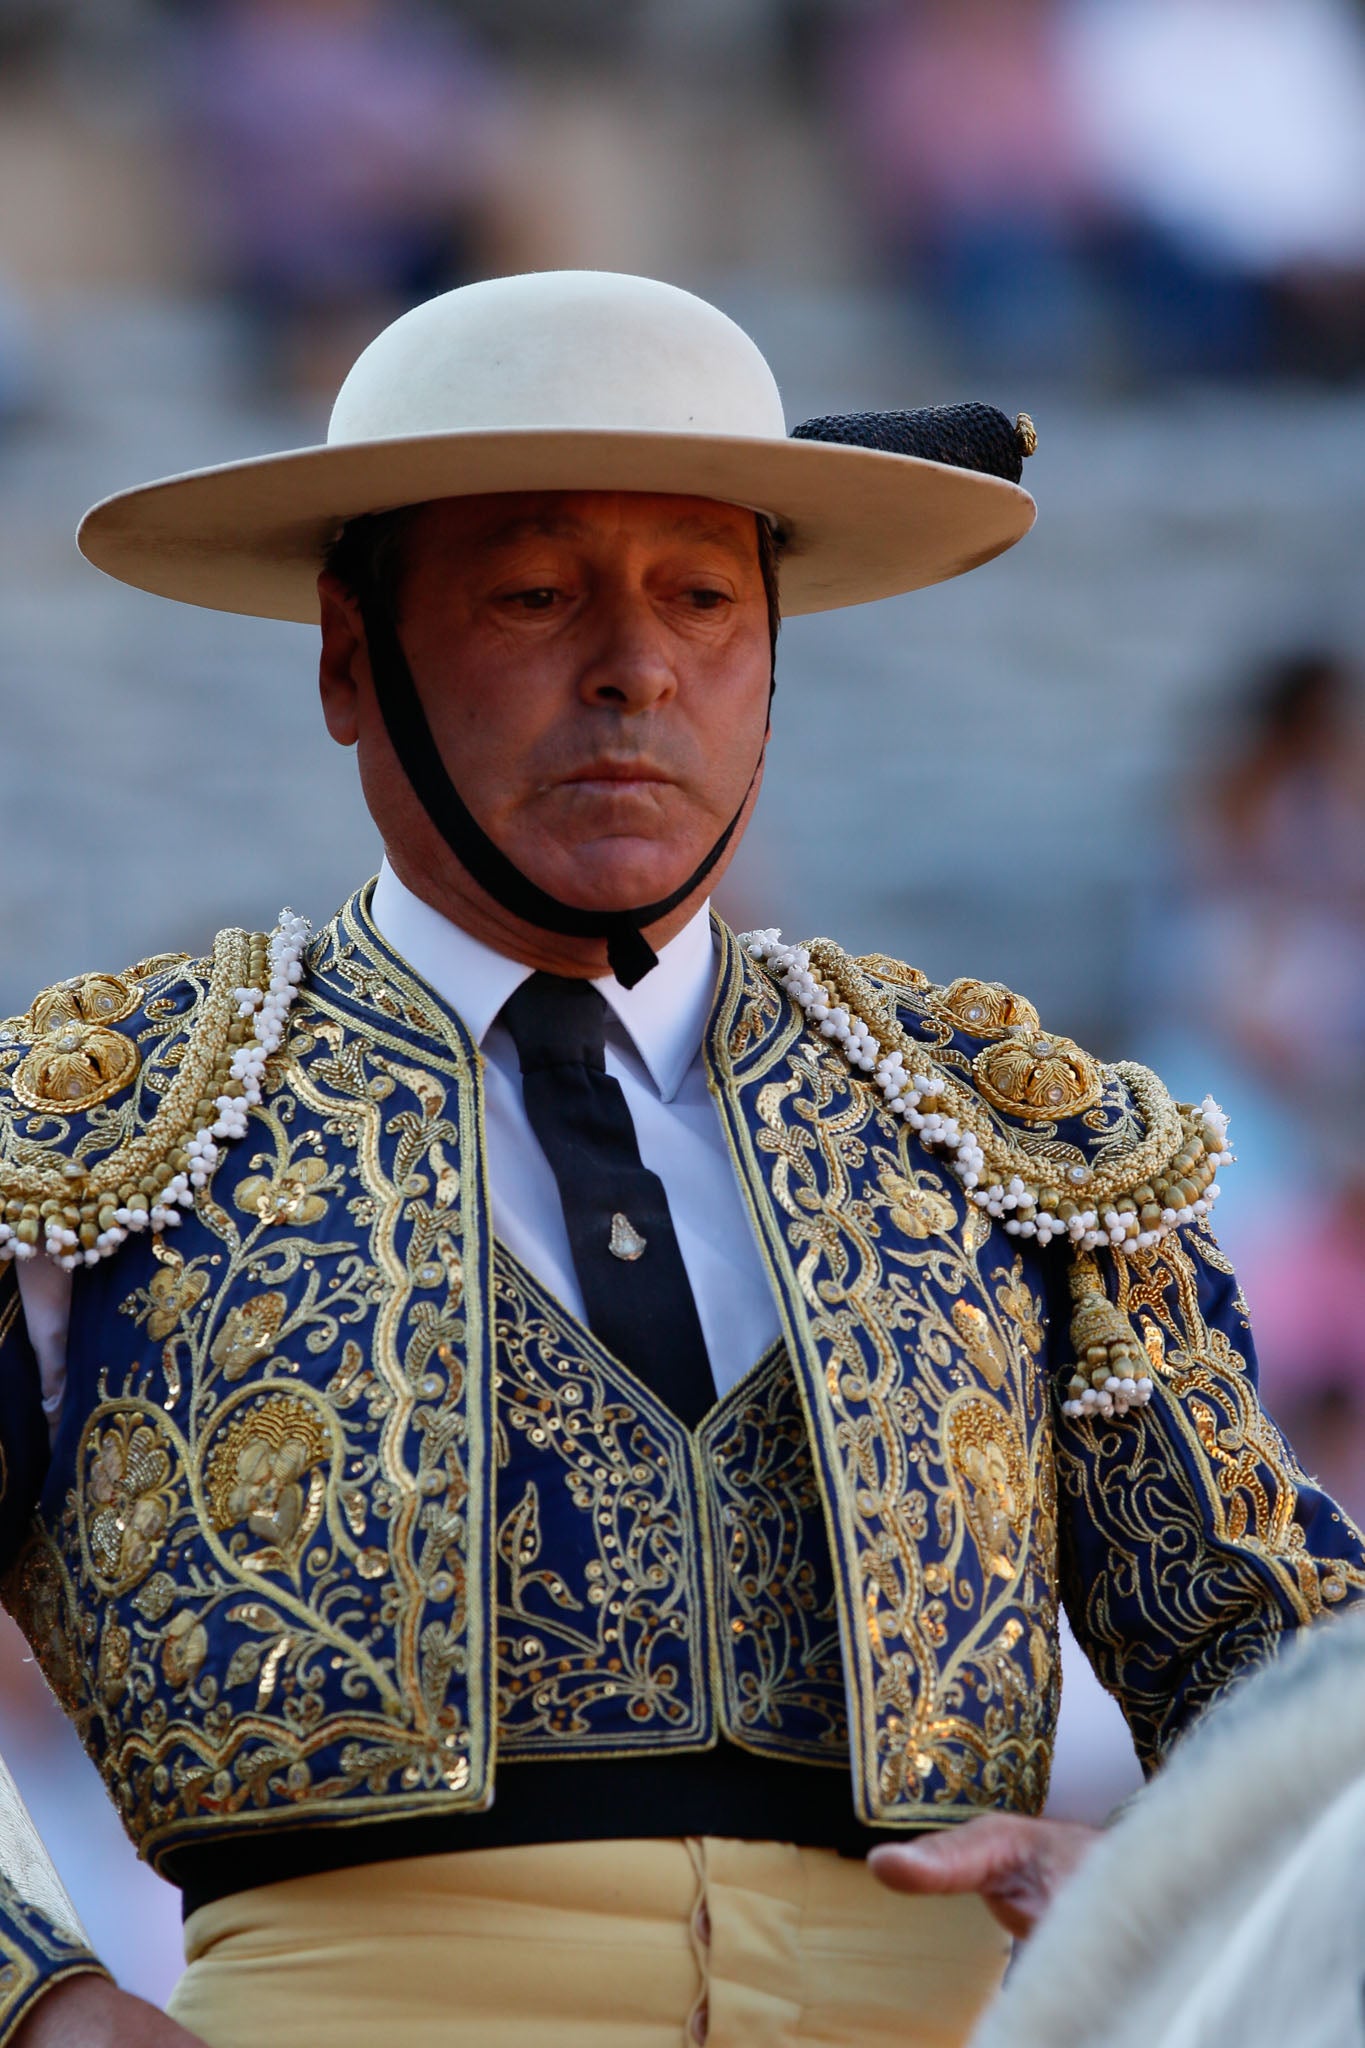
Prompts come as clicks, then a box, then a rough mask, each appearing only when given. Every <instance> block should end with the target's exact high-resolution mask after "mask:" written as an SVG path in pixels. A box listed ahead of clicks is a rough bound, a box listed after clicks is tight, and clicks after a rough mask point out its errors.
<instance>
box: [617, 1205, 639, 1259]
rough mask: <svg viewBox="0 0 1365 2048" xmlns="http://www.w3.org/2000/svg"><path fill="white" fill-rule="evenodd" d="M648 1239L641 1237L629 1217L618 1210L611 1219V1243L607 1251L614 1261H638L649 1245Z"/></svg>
mask: <svg viewBox="0 0 1365 2048" xmlns="http://www.w3.org/2000/svg"><path fill="white" fill-rule="evenodd" d="M648 1242H649V1240H648V1238H645V1237H641V1235H640V1233H639V1231H638V1230H637V1229H636V1228H635V1225H634V1224H633V1223H632V1222H631V1220H630V1218H629V1216H623V1215H622V1214H621V1211H620V1210H619V1209H618V1210H617V1211H616V1214H615V1215H614V1216H613V1217H612V1219H611V1241H610V1243H609V1244H608V1246H607V1250H608V1251H609V1252H610V1253H611V1255H612V1257H613V1258H614V1259H638V1258H639V1256H640V1254H641V1252H642V1251H643V1250H644V1248H645V1246H646V1244H648Z"/></svg>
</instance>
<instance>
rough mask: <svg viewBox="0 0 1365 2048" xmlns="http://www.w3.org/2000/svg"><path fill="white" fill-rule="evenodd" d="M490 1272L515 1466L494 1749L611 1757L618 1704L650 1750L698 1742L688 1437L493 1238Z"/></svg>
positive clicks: (501, 1576) (701, 1646) (503, 1550)
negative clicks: (546, 1527) (547, 1531)
mask: <svg viewBox="0 0 1365 2048" xmlns="http://www.w3.org/2000/svg"><path fill="white" fill-rule="evenodd" d="M494 1286H495V1289H496V1295H497V1301H498V1311H499V1313H498V1372H499V1378H500V1381H501V1385H500V1389H499V1409H498V1413H499V1421H500V1426H501V1429H502V1431H503V1433H504V1435H505V1438H506V1442H507V1449H506V1451H505V1454H504V1457H503V1460H502V1463H503V1467H504V1470H505V1471H506V1470H507V1469H508V1468H509V1466H510V1468H511V1470H512V1471H513V1472H514V1473H515V1475H516V1476H515V1481H514V1483H513V1485H512V1486H511V1487H510V1489H509V1490H508V1493H507V1496H506V1497H507V1499H508V1501H509V1502H510V1506H508V1507H506V1508H505V1509H504V1511H503V1513H502V1516H501V1519H500V1523H499V1528H498V1536H497V1551H498V1557H499V1560H500V1564H501V1569H500V1570H499V1573H498V1580H497V1598H498V1611H497V1630H498V1635H497V1644H498V1689H499V1701H498V1720H499V1733H498V1750H499V1754H500V1755H502V1756H508V1757H515V1756H542V1755H546V1754H549V1753H553V1754H555V1755H557V1756H565V1755H568V1756H572V1755H577V1754H582V1755H603V1754H612V1753H615V1752H617V1751H619V1750H620V1749H621V1748H622V1747H623V1740H622V1733H621V1730H622V1725H623V1717H624V1723H625V1725H626V1727H627V1728H628V1727H629V1725H630V1723H632V1722H634V1723H636V1724H637V1725H638V1726H639V1727H640V1729H641V1731H642V1733H643V1732H644V1730H645V1729H646V1728H648V1730H649V1746H651V1747H657V1748H660V1749H663V1748H678V1747H681V1748H688V1749H696V1748H700V1747H701V1746H703V1745H704V1744H705V1743H706V1742H707V1741H708V1740H709V1739H711V1733H712V1725H713V1724H712V1718H711V1709H710V1703H709V1701H708V1699H707V1697H706V1686H705V1684H704V1682H702V1683H700V1684H699V1683H697V1680H698V1679H699V1678H700V1677H701V1674H703V1673H704V1672H705V1670H706V1663H707V1657H706V1648H705V1641H706V1622H705V1607H704V1598H705V1595H704V1586H703V1576H704V1572H703V1565H702V1559H701V1551H700V1532H699V1530H698V1529H697V1527H696V1525H695V1522H694V1519H693V1508H692V1503H691V1500H690V1493H691V1487H690V1472H691V1453H690V1449H689V1446H688V1441H687V1433H686V1431H685V1430H684V1429H683V1427H682V1425H681V1424H680V1423H679V1422H678V1421H677V1420H676V1418H674V1417H672V1416H670V1415H669V1414H668V1413H667V1411H666V1410H664V1409H662V1408H661V1407H660V1404H659V1403H658V1402H657V1401H656V1400H655V1399H654V1397H653V1396H652V1395H650V1394H649V1393H648V1392H647V1391H646V1390H645V1389H644V1388H643V1387H641V1386H638V1383H636V1382H635V1381H633V1380H632V1379H631V1377H630V1375H629V1374H627V1373H626V1372H625V1371H624V1369H623V1368H622V1367H621V1366H619V1365H618V1364H616V1362H615V1361H614V1360H613V1359H611V1358H610V1357H609V1356H608V1354H606V1353H605V1352H604V1351H603V1350H602V1348H601V1346H600V1345H598V1344H597V1343H596V1341H595V1340H594V1339H593V1338H592V1337H591V1336H590V1335H589V1333H588V1332H587V1331H586V1330H583V1329H582V1328H581V1327H580V1326H579V1325H577V1324H575V1323H574V1322H573V1321H572V1320H571V1319H570V1318H569V1317H568V1316H567V1315H566V1314H565V1312H564V1311H563V1310H562V1309H561V1308H560V1307H559V1306H558V1304H557V1303H556V1302H555V1301H554V1300H553V1299H552V1297H551V1296H549V1295H548V1294H547V1293H546V1292H545V1291H544V1290H543V1289H542V1288H541V1287H540V1286H539V1285H538V1284H537V1283H536V1282H535V1281H534V1280H533V1279H532V1277H531V1275H530V1274H529V1273H527V1272H526V1271H525V1269H524V1268H522V1267H521V1266H519V1265H518V1264H517V1262H516V1261H515V1260H514V1259H513V1258H511V1256H510V1255H509V1254H508V1253H506V1252H505V1251H503V1250H502V1249H501V1247H500V1248H499V1250H498V1252H497V1256H496V1260H495V1265H494ZM566 1494H567V1500H566ZM561 1503H562V1504H563V1505H561ZM566 1509H567V1512H566ZM547 1514H553V1516H554V1518H555V1529H556V1541H555V1543H554V1545H553V1550H552V1553H551V1554H552V1557H553V1566H552V1565H551V1564H550V1563H548V1562H547V1561H546V1558H545V1555H544V1552H543V1547H542V1546H543V1535H542V1524H543V1520H544V1518H545V1516H546V1515H547ZM689 1695H691V1696H689Z"/></svg>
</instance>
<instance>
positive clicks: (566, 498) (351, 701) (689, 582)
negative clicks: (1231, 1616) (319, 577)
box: [322, 491, 770, 922]
mask: <svg viewBox="0 0 1365 2048" xmlns="http://www.w3.org/2000/svg"><path fill="white" fill-rule="evenodd" d="M329 584H330V585H331V588H330V591H329V588H328V586H329ZM322 591H323V613H324V656H323V697H324V704H325V705H326V708H327V712H328V722H329V725H330V726H331V729H332V732H333V736H334V737H336V738H338V739H342V740H349V739H352V738H354V739H356V740H358V742H359V746H360V766H361V774H362V778H363V782H364V787H365V793H366V799H367V801H368V803H369V805H370V809H371V811H372V813H373V815H374V817H375V818H376V821H377V822H378V824H379V826H380V829H381V832H382V833H383V835H384V839H385V843H386V845H387V846H388V848H389V851H390V856H391V858H395V864H396V865H397V866H398V867H399V872H400V873H403V871H404V869H407V871H408V874H409V876H410V875H412V874H413V873H414V872H415V873H417V874H421V875H424V876H425V877H427V878H428V880H430V877H431V876H432V874H433V872H435V873H436V874H437V875H438V876H439V875H440V874H442V873H444V872H445V871H446V870H448V869H451V868H453V867H454V866H455V864H454V863H453V861H452V859H451V856H450V855H449V854H448V853H447V852H446V850H445V849H444V845H443V842H440V843H438V842H436V835H435V833H434V830H433V828H432V827H431V826H430V825H429V823H428V821H427V820H426V817H425V814H424V813H422V811H421V810H420V807H419V806H418V805H417V802H416V799H415V797H413V795H412V792H411V790H410V788H409V787H408V784H407V781H406V779H405V778H404V776H403V775H402V772H401V770H400V769H399V767H398V764H397V762H396V761H395V759H394V757H393V755H392V752H391V750H390V748H389V743H388V738H387V735H386V734H385V732H384V729H383V724H382V720H381V718H380V715H379V712H378V707H377V705H376V704H375V702H374V695H373V689H372V686H371V685H370V682H369V675H368V663H367V661H366V660H365V659H364V657H363V643H361V644H357V640H356V637H355V635H356V626H357V623H358V620H357V614H356V610H355V607H354V604H353V603H352V602H351V601H350V600H349V599H348V598H347V596H346V594H345V593H344V592H342V591H341V586H340V585H338V584H336V583H335V582H334V580H333V579H330V578H326V577H324V579H323V583H322ZM398 627H399V633H400V636H401V639H402V643H403V647H404V651H405V653H406V655H407V658H408V662H409V665H410V667H411V669H412V674H413V678H414V681H415V683H416V686H417V689H418V691H419V693H420V695H421V698H422V703H423V707H424V709H425V711H426V714H427V718H428V721H429V722H430V725H431V730H432V734H433V736H434V738H435V740H436V743H437V745H438V746H439V748H440V750H441V754H442V756H443V758H444V760H445V762H446V765H447V768H448V769H449V771H450V775H451V779H452V780H453V782H454V783H455V786H456V788H457V789H458V790H459V792H460V794H461V796H462V797H463V798H464V800H465V802H466V803H467V804H468V806H469V808H470V810H471V811H472V812H473V813H474V815H475V817H476V818H477V819H478V821H479V823H480V824H481V825H482V826H483V828H484V830H485V831H486V832H487V833H488V834H489V835H490V836H491V838H492V839H493V840H494V841H495V842H496V844H497V845H498V846H499V847H500V848H501V849H502V851H503V852H504V853H505V854H507V855H508V856H509V858H510V859H511V860H512V861H514V862H515V864H516V865H517V866H518V867H519V868H520V869H521V870H522V872H523V873H524V874H526V875H528V876H529V877H530V879H531V880H532V881H533V882H536V883H537V884H539V886H540V887H541V888H543V889H546V890H548V891H549V892H550V893H551V894H552V895H554V896H557V897H560V898H561V899H563V900H564V901H566V902H569V903H572V904H575V905H578V906H580V907H583V908H585V909H594V910H617V909H628V908H630V907H632V906H634V905H636V904H640V903H649V902H654V901H657V900H658V899H659V898H661V897H664V896H667V895H669V894H670V893H671V892H672V891H673V890H674V889H676V888H678V887H679V886H680V885H681V883H683V882H684V881H685V880H686V879H687V877H688V875H689V874H691V872H692V871H693V869H694V868H695V867H696V866H697V865H698V863H699V862H700V861H701V860H702V858H703V857H704V856H705V854H706V853H707V852H708V851H709V849H710V847H711V846H712V845H713V844H714V842H715V840H716V839H717V838H718V837H719V835H720V833H721V832H722V831H723V830H724V828H725V826H726V825H727V824H728V823H729V821H730V819H731V818H732V817H733V815H734V813H735V812H736V810H737V809H738V808H739V806H740V803H741V802H742V801H743V799H744V794H745V790H746V788H747V787H748V784H749V781H750V778H751V776H752V775H753V773H754V766H755V763H756V762H757V760H758V758H759V754H760V751H761V748H762V745H763V737H764V732H765V730H766V725H767V706H768V680H769V672H770V649H769V634H768V615H767V604H766V597H765V592H764V587H763V578H762V574H761V571H760V568H759V561H758V543H757V532H756V525H755V519H754V515H753V513H752V512H748V511H744V510H742V509H741V508H739V507H737V506H734V505H723V504H717V503H712V502H711V501H709V500H706V499H700V498H682V497H652V496H646V495H644V494H640V493H635V492H623V493H610V492H598V491H586V492H533V493H524V494H515V495H513V494H508V495H498V496H490V497H479V498H446V499H441V500H439V501H438V502H436V503H434V504H430V505H424V506H422V507H420V508H419V509H418V510H417V511H416V512H415V513H414V514H413V515H412V518H411V521H410V524H409V525H408V527H407V528H406V530H405V533H404V538H403V576H402V581H401V586H400V592H399V602H398ZM348 635H350V636H352V637H351V651H350V652H349V653H348V652H347V650H346V649H345V648H344V647H341V646H340V645H339V640H340V641H345V640H346V638H347V636H348ZM339 656H344V663H343V665H344V666H345V669H346V673H347V683H346V685H345V686H344V687H343V688H342V689H341V691H340V698H338V688H337V671H338V657H339ZM329 670H330V673H331V680H332V686H331V688H330V689H329ZM338 712H339V714H340V715H338ZM352 725H353V728H354V729H353V730H351V729H350V728H351V726H352ZM755 793H756V791H755ZM736 837H738V835H736ZM460 873H461V874H462V873H463V871H462V870H461V871H460ZM424 893H430V890H429V889H428V891H426V892H424ZM440 907H443V908H446V907H449V908H450V909H451V914H456V915H458V914H459V910H460V906H459V905H455V906H447V905H445V904H442V905H441V906H440ZM460 921H462V922H464V921H467V920H466V919H464V918H463V917H462V918H461V920H460Z"/></svg>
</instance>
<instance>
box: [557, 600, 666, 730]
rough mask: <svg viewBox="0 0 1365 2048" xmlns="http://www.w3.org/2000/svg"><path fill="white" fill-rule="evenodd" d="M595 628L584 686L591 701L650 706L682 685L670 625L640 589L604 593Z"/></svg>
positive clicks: (636, 708)
mask: <svg viewBox="0 0 1365 2048" xmlns="http://www.w3.org/2000/svg"><path fill="white" fill-rule="evenodd" d="M595 610H596V613H597V616H596V618H595V619H594V621H593V625H594V629H595V630H594V633H593V637H592V640H591V642H590V643H589V653H588V658H587V660H586V661H585V663H584V665H583V671H582V675H581V678H580V682H579V688H580V691H581V693H582V696H583V699H584V701H585V702H586V703H590V704H612V705H615V706H617V707H618V708H619V709H621V710H625V711H644V710H647V709H648V708H649V707H650V706H651V705H653V704H657V703H658V702H660V700H661V699H662V698H665V697H668V696H671V695H672V693H673V691H674V689H675V688H676V686H677V679H676V676H675V674H674V669H673V659H672V649H671V647H670V644H669V634H668V629H667V627H666V626H665V624H664V622H663V620H661V619H660V618H659V616H658V614H657V612H656V610H655V608H654V606H653V605H652V604H651V602H650V600H649V598H648V597H647V596H646V595H645V594H644V593H643V592H640V591H633V590H622V591H616V592H613V593H612V594H611V595H610V596H604V597H603V599H602V600H600V601H599V604H598V606H596V607H595Z"/></svg>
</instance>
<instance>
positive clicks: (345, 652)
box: [318, 569, 370, 747]
mask: <svg viewBox="0 0 1365 2048" xmlns="http://www.w3.org/2000/svg"><path fill="white" fill-rule="evenodd" d="M318 608H319V611H320V613H321V618H322V653H321V656H320V658H319V661H318V692H319V695H320V696H321V698H322V715H323V717H324V719H325V720H326V721H327V730H328V732H329V733H330V734H331V735H332V738H333V739H334V740H335V741H336V743H337V745H338V746H339V747H353V746H354V745H355V743H356V741H357V739H358V738H359V736H360V709H359V697H360V690H361V687H362V685H364V684H368V682H369V680H370V656H369V649H368V648H367V646H366V644H365V625H364V621H363V620H362V618H361V616H360V606H359V605H358V604H357V603H356V600H355V596H354V594H353V593H352V592H351V591H350V590H348V589H347V587H346V585H345V584H344V583H343V582H342V581H341V579H340V578H339V577H337V576H333V575H332V574H331V572H330V571H329V570H327V569H324V570H323V572H322V574H321V575H320V576H319V577H318Z"/></svg>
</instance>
